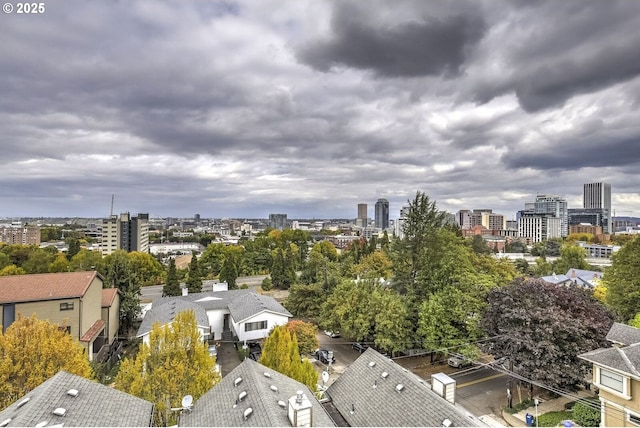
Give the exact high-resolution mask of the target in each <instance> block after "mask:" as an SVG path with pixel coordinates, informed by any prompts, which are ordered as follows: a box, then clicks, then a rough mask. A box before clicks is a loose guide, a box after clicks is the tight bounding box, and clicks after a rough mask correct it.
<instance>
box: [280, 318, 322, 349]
mask: <svg viewBox="0 0 640 428" xmlns="http://www.w3.org/2000/svg"><path fill="white" fill-rule="evenodd" d="M286 326H287V328H288V329H289V331H290V332H291V333H293V334H295V335H296V338H297V340H298V351H299V353H300V355H307V354H310V353H311V352H313V351H314V350H316V349H318V345H319V344H318V337H317V334H318V327H317V326H316V325H315V324H311V323H309V322H304V321H302V320H291V321H289V322H288V323H287V324H286Z"/></svg>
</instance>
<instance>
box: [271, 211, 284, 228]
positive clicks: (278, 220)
mask: <svg viewBox="0 0 640 428" xmlns="http://www.w3.org/2000/svg"><path fill="white" fill-rule="evenodd" d="M269 227H271V228H273V229H280V230H283V229H285V228H286V227H287V215H286V214H269Z"/></svg>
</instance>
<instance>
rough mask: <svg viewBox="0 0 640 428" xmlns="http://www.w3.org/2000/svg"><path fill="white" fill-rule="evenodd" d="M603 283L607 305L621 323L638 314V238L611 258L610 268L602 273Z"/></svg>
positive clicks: (639, 295) (639, 276)
mask: <svg viewBox="0 0 640 428" xmlns="http://www.w3.org/2000/svg"><path fill="white" fill-rule="evenodd" d="M603 283H604V286H605V287H606V290H607V294H606V302H607V305H608V306H609V307H610V308H611V310H613V311H614V312H615V313H616V314H617V315H618V317H619V318H620V319H621V320H622V321H623V322H627V321H629V320H630V319H631V318H633V317H634V316H635V315H636V313H638V312H640V236H636V237H635V238H634V239H633V241H630V242H627V243H626V244H624V245H623V246H622V248H620V249H619V250H618V251H617V252H616V253H614V254H613V256H611V266H610V267H609V268H608V269H607V270H606V271H605V272H604V276H603Z"/></svg>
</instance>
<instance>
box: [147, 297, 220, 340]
mask: <svg viewBox="0 0 640 428" xmlns="http://www.w3.org/2000/svg"><path fill="white" fill-rule="evenodd" d="M187 310H192V311H194V313H195V315H196V324H197V325H198V326H202V327H209V318H208V317H207V311H206V310H205V309H204V308H203V307H202V306H200V305H198V304H196V303H192V302H189V301H185V300H180V299H177V298H174V299H172V300H168V301H165V302H162V303H161V304H160V305H157V306H156V305H155V304H154V305H153V306H152V307H151V309H149V310H148V311H147V313H146V314H145V315H144V319H143V320H142V323H141V324H140V328H138V334H137V337H141V336H144V335H145V334H147V333H149V332H150V331H151V330H152V329H153V325H154V324H155V323H156V322H157V323H160V325H165V324H168V323H170V322H171V321H173V319H174V318H175V317H176V315H177V314H178V313H179V312H182V311H187Z"/></svg>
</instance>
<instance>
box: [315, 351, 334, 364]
mask: <svg viewBox="0 0 640 428" xmlns="http://www.w3.org/2000/svg"><path fill="white" fill-rule="evenodd" d="M316 359H317V360H318V361H320V362H321V363H323V364H329V351H328V350H326V349H318V350H317V351H316ZM335 362H336V357H335V355H332V356H331V363H332V364H333V363H335Z"/></svg>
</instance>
